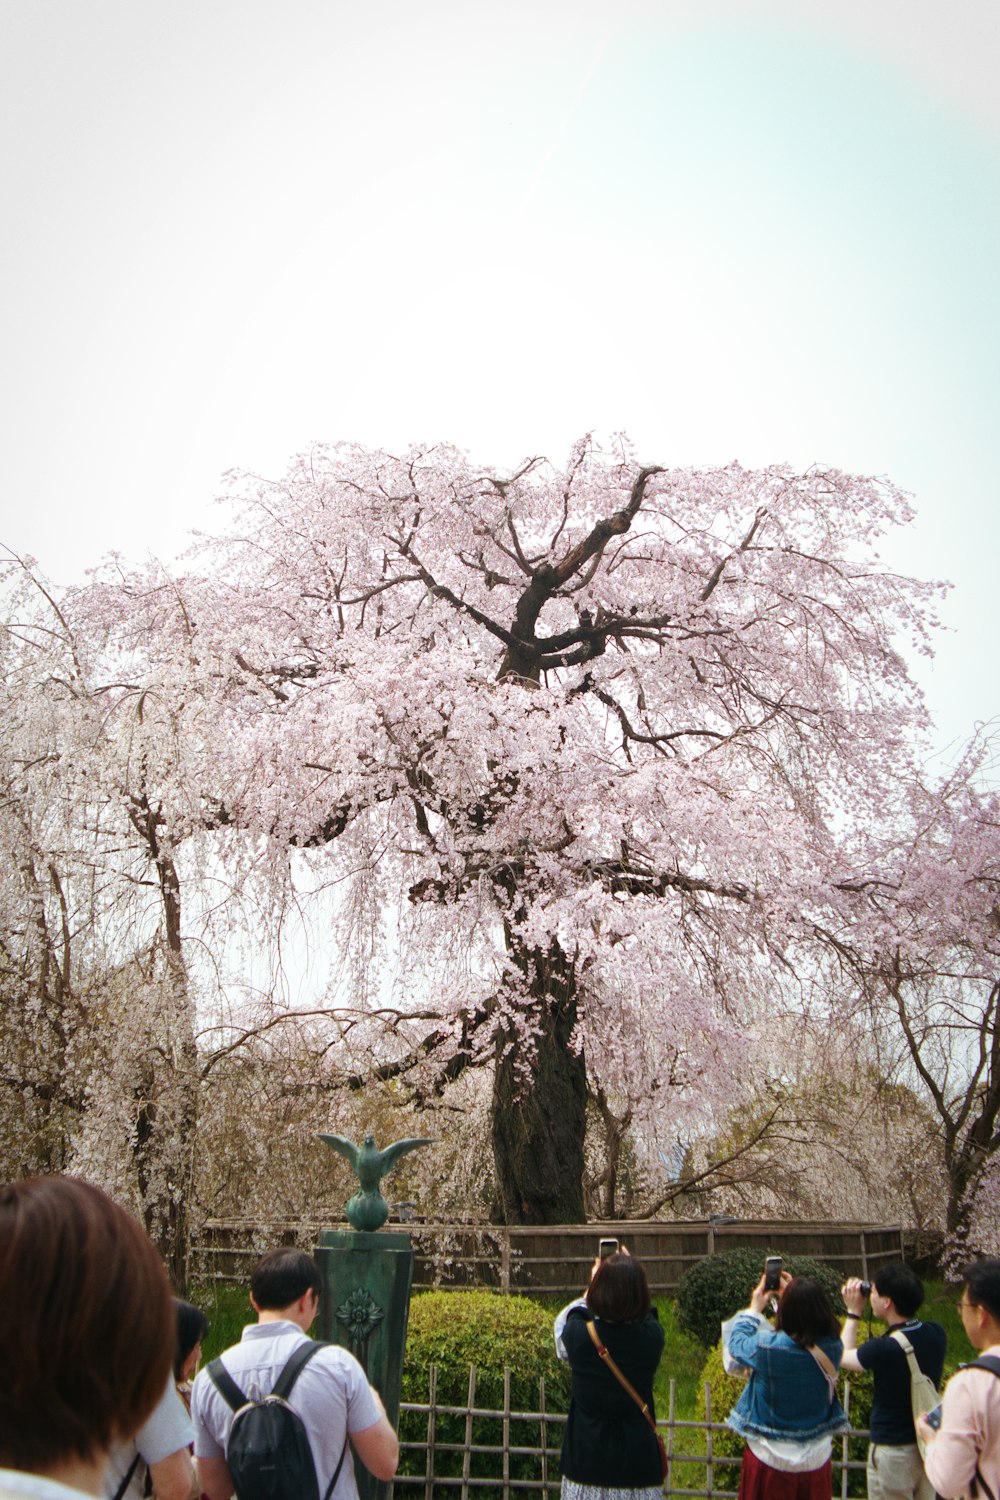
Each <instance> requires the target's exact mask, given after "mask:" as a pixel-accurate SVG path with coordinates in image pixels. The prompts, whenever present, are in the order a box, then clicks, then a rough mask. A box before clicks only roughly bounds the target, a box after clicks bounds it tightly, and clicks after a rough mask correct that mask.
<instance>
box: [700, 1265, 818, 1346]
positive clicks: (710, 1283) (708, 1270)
mask: <svg viewBox="0 0 1000 1500" xmlns="http://www.w3.org/2000/svg"><path fill="white" fill-rule="evenodd" d="M768 1253H769V1254H777V1253H778V1252H777V1251H773V1252H772V1251H769V1252H768ZM763 1268H764V1257H763V1256H762V1255H761V1253H760V1251H759V1250H751V1249H750V1248H749V1247H741V1248H740V1249H738V1250H729V1251H727V1252H726V1254H725V1255H709V1256H706V1258H705V1259H704V1260H700V1261H698V1263H697V1265H694V1266H691V1267H690V1268H689V1269H688V1270H687V1271H685V1272H684V1275H683V1276H682V1277H681V1281H680V1285H679V1287H678V1288H677V1307H678V1311H679V1314H680V1325H681V1327H682V1328H686V1329H688V1331H689V1332H691V1333H693V1334H694V1335H695V1337H696V1338H699V1339H700V1340H701V1342H702V1344H703V1345H704V1347H705V1348H706V1349H709V1348H711V1346H712V1345H713V1344H714V1343H715V1342H716V1341H717V1339H718V1337H719V1327H720V1325H721V1324H722V1323H723V1322H724V1321H725V1319H726V1318H731V1317H732V1316H733V1313H736V1312H739V1311H740V1309H741V1308H743V1307H746V1305H747V1303H748V1301H749V1300H750V1293H751V1291H752V1289H753V1288H754V1287H755V1286H756V1285H757V1282H758V1281H759V1280H760V1273H761V1271H762V1270H763ZM784 1268H785V1270H786V1271H791V1273H792V1275H793V1276H812V1277H814V1278H815V1280H816V1281H818V1282H820V1284H821V1285H822V1286H824V1287H825V1288H826V1290H827V1291H828V1292H829V1294H830V1298H831V1301H832V1302H833V1306H834V1311H835V1312H837V1313H838V1314H840V1313H843V1311H844V1304H843V1302H842V1301H841V1297H840V1287H841V1282H842V1279H843V1277H842V1273H841V1272H839V1271H836V1270H834V1268H833V1267H832V1266H827V1265H824V1264H823V1262H822V1261H818V1260H812V1259H811V1258H810V1257H809V1256H808V1255H793V1256H790V1257H788V1258H787V1259H786V1260H785V1265H784Z"/></svg>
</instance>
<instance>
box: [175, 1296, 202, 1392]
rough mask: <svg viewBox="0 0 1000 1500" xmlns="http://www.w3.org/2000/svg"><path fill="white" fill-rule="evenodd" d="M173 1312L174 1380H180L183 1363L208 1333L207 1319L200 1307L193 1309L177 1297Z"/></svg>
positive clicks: (191, 1305) (189, 1304) (193, 1307)
mask: <svg viewBox="0 0 1000 1500" xmlns="http://www.w3.org/2000/svg"><path fill="white" fill-rule="evenodd" d="M174 1312H175V1313H176V1315H177V1349H176V1352H175V1354H174V1379H175V1380H180V1378H181V1371H182V1369H183V1368H184V1361H185V1360H186V1359H187V1357H188V1355H189V1354H190V1353H191V1350H192V1349H193V1348H194V1346H195V1344H200V1343H201V1341H202V1339H203V1338H204V1337H205V1335H206V1333H207V1332H208V1319H207V1318H206V1316H205V1314H204V1313H203V1312H202V1310H201V1308H200V1307H195V1305H194V1303H193V1302H182V1301H181V1299H180V1298H179V1297H175V1298H174Z"/></svg>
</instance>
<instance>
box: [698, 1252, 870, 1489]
mask: <svg viewBox="0 0 1000 1500" xmlns="http://www.w3.org/2000/svg"><path fill="white" fill-rule="evenodd" d="M778 1290H779V1296H778V1307H777V1311H776V1313H775V1319H774V1327H773V1328H772V1327H771V1326H770V1324H769V1323H768V1322H767V1321H766V1319H765V1316H764V1314H765V1310H766V1308H767V1306H768V1304H769V1303H770V1302H771V1300H772V1298H773V1296H774V1293H773V1292H772V1291H771V1290H770V1289H769V1288H768V1287H767V1286H765V1277H764V1276H762V1277H761V1278H760V1281H759V1282H758V1283H757V1285H756V1286H755V1287H754V1289H753V1292H752V1293H751V1296H750V1306H749V1308H748V1309H747V1311H746V1312H742V1313H740V1314H739V1315H738V1317H737V1318H736V1320H735V1321H734V1323H733V1325H732V1328H731V1329H730V1334H729V1352H730V1354H731V1355H732V1357H733V1358H734V1359H735V1360H737V1361H738V1362H739V1363H740V1364H741V1365H743V1366H744V1367H745V1368H746V1369H748V1370H749V1371H750V1379H749V1380H748V1381H747V1384H746V1387H745V1388H744V1390H743V1393H742V1394H741V1396H740V1398H739V1400H738V1401H737V1403H736V1405H735V1406H734V1407H733V1409H732V1411H731V1412H730V1413H729V1416H728V1417H727V1418H726V1421H727V1422H728V1424H729V1426H730V1427H732V1428H733V1430H734V1431H735V1432H738V1433H739V1434H740V1435H741V1436H742V1437H743V1438H745V1440H746V1448H745V1449H744V1450H743V1464H742V1467H741V1469H740V1491H739V1500H830V1497H831V1495H832V1493H833V1476H832V1469H831V1464H830V1457H831V1450H832V1446H833V1441H832V1435H833V1433H835V1432H840V1431H841V1430H842V1429H843V1428H845V1427H846V1426H847V1417H846V1416H845V1414H844V1409H843V1407H842V1406H841V1404H840V1402H839V1401H838V1400H837V1392H836V1382H837V1369H838V1366H839V1365H840V1356H841V1353H842V1351H843V1345H842V1343H841V1339H840V1324H839V1323H838V1322H837V1319H836V1316H835V1314H834V1311H833V1308H832V1306H831V1305H830V1299H829V1297H828V1296H827V1294H826V1292H825V1291H824V1289H823V1287H822V1286H821V1285H820V1283H819V1282H818V1281H814V1280H812V1279H811V1278H810V1277H807V1276H796V1277H792V1276H790V1275H789V1273H788V1272H787V1271H784V1272H782V1275H781V1280H780V1283H779V1289H778Z"/></svg>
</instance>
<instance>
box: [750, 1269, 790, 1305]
mask: <svg viewBox="0 0 1000 1500" xmlns="http://www.w3.org/2000/svg"><path fill="white" fill-rule="evenodd" d="M791 1279H792V1276H791V1272H790V1271H783V1270H782V1268H781V1256H780V1255H769V1256H768V1257H767V1260H766V1261H765V1262H764V1274H763V1275H762V1276H761V1278H760V1280H759V1281H758V1283H757V1285H756V1286H755V1287H754V1289H753V1291H752V1292H751V1294H750V1310H751V1311H752V1312H755V1313H760V1314H761V1315H763V1314H764V1313H765V1312H766V1311H767V1308H768V1306H769V1304H771V1303H774V1302H775V1301H776V1299H777V1297H779V1296H780V1295H781V1293H782V1292H783V1291H784V1290H785V1287H786V1286H787V1285H788V1283H789V1282H790V1281H791Z"/></svg>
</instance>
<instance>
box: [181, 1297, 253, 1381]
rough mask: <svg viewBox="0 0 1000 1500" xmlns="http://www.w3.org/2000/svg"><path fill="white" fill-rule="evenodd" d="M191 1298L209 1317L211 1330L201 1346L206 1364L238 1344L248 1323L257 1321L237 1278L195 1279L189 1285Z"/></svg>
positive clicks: (209, 1328) (202, 1358)
mask: <svg viewBox="0 0 1000 1500" xmlns="http://www.w3.org/2000/svg"><path fill="white" fill-rule="evenodd" d="M187 1300H188V1301H189V1302H193V1303H194V1305H195V1307H200V1308H201V1310H202V1312H203V1313H204V1314H205V1316H206V1318H207V1319H208V1333H207V1334H206V1335H205V1338H204V1341H203V1342H202V1346H201V1362H202V1365H207V1364H208V1362H209V1360H211V1359H215V1358H216V1356H217V1355H219V1354H221V1353H222V1351H223V1349H228V1348H230V1346H231V1345H233V1344H238V1343H239V1341H240V1337H241V1335H242V1333H243V1329H244V1328H245V1327H246V1325H247V1324H248V1323H255V1322H256V1321H257V1314H256V1313H255V1312H254V1310H253V1308H252V1307H251V1305H250V1297H249V1294H248V1292H247V1289H246V1287H245V1286H241V1285H239V1284H238V1283H235V1282H231V1281H198V1282H195V1283H194V1284H193V1285H191V1286H190V1287H189V1288H188V1296H187Z"/></svg>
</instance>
